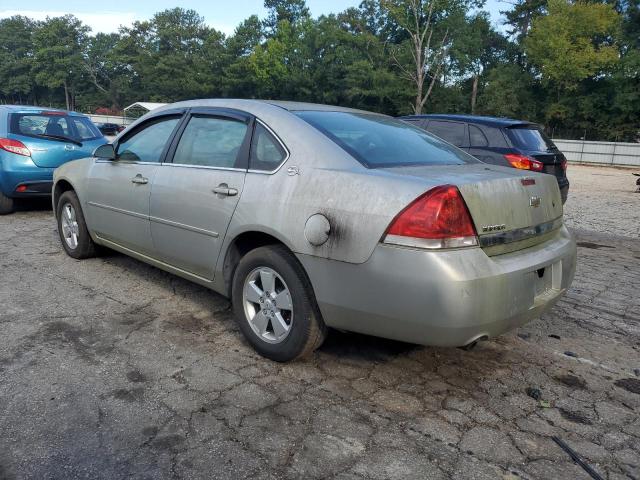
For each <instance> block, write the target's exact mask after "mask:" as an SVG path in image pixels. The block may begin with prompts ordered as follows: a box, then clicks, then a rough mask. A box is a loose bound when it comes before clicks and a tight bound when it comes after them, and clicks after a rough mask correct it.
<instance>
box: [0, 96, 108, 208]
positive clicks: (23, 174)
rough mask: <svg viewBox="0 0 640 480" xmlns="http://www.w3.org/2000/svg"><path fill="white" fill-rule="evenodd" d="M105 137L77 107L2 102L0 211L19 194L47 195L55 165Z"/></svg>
mask: <svg viewBox="0 0 640 480" xmlns="http://www.w3.org/2000/svg"><path fill="white" fill-rule="evenodd" d="M105 143H108V142H107V140H106V139H105V138H104V136H103V135H102V133H100V130H98V129H97V128H96V127H95V125H94V124H93V123H91V120H90V119H89V118H88V117H86V116H84V115H82V114H79V113H75V112H67V111H64V110H55V109H51V108H42V107H28V106H21V105H0V215H5V214H7V213H11V212H12V211H13V208H14V201H15V199H17V198H24V197H37V196H49V195H51V184H52V179H53V171H54V170H55V169H56V168H57V167H59V166H60V165H62V164H63V163H66V162H69V161H71V160H76V159H78V158H83V157H88V156H90V155H91V154H92V153H93V151H94V150H95V149H96V148H97V147H99V146H100V145H104V144H105Z"/></svg>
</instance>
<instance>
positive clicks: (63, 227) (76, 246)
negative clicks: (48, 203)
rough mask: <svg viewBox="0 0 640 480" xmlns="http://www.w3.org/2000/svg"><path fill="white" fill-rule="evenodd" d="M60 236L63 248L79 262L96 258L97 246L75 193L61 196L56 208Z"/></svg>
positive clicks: (68, 192) (70, 192) (69, 192)
mask: <svg viewBox="0 0 640 480" xmlns="http://www.w3.org/2000/svg"><path fill="white" fill-rule="evenodd" d="M56 217H57V219H58V234H59V235H60V242H61V243H62V248H64V251H65V252H67V255H69V256H70V257H73V258H76V259H78V260H81V259H84V258H90V257H95V255H96V245H95V243H93V240H92V239H91V235H89V230H87V224H86V222H85V220H84V214H83V213H82V207H81V206H80V201H79V200H78V196H77V195H76V194H75V192H73V191H67V192H64V193H63V194H62V195H60V199H59V200H58V205H57V208H56Z"/></svg>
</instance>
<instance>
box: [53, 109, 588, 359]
mask: <svg viewBox="0 0 640 480" xmlns="http://www.w3.org/2000/svg"><path fill="white" fill-rule="evenodd" d="M54 182H55V185H54V189H53V205H54V211H55V213H56V218H57V222H58V231H59V233H60V239H61V242H62V246H63V248H64V249H65V250H66V252H67V253H68V254H69V255H70V256H72V257H74V258H87V257H90V256H92V255H95V254H96V247H97V246H104V247H108V248H111V249H114V250H117V251H120V252H123V253H125V254H127V255H130V256H132V257H135V258H137V259H139V260H141V261H143V262H147V263H149V264H151V265H154V266H156V267H158V268H161V269H163V270H166V271H169V272H172V273H174V274H176V275H179V276H181V277H184V278H187V279H189V280H192V281H194V282H196V283H199V284H201V285H204V286H206V287H208V288H210V289H212V290H214V291H216V292H218V293H220V294H222V295H225V296H227V297H230V298H231V299H232V302H233V308H234V312H235V317H236V319H237V321H238V325H239V327H240V329H241V331H242V332H243V334H244V335H245V336H246V338H247V340H248V341H249V342H250V343H251V345H253V347H254V348H255V349H256V350H257V351H258V352H260V353H261V354H262V355H264V356H266V357H268V358H271V359H274V360H278V361H288V360H292V359H294V358H297V357H300V356H303V355H305V354H308V353H310V352H312V351H313V350H314V349H316V348H317V347H318V346H319V345H320V344H321V343H322V341H323V340H324V338H325V336H326V334H327V327H334V328H338V329H343V330H349V331H355V332H362V333H366V334H370V335H377V336H381V337H387V338H392V339H397V340H402V341H407V342H413V343H419V344H424V345H440V346H465V345H469V344H473V343H474V342H477V341H478V340H480V339H485V338H489V337H493V336H495V335H499V334H501V333H503V332H505V331H507V330H509V329H512V328H514V327H517V326H519V325H522V324H524V323H525V322H528V321H530V320H532V319H534V318H536V317H538V316H540V315H541V314H542V313H543V312H545V311H546V310H548V309H549V308H551V307H552V306H553V305H554V303H555V302H556V301H557V300H558V299H559V298H560V296H561V295H562V294H563V293H564V292H565V291H566V289H567V288H568V287H569V285H570V284H571V281H572V279H573V275H574V271H575V263H576V245H575V241H574V239H573V238H572V236H571V234H570V233H569V232H568V230H567V229H566V227H565V226H564V225H563V222H562V201H561V199H560V191H559V190H558V185H557V182H556V181H555V178H554V177H553V176H550V175H545V174H538V173H531V172H524V171H519V170H516V169H512V168H503V167H499V166H494V165H487V164H484V163H481V162H479V161H478V160H476V159H475V158H473V157H471V156H470V155H468V154H466V153H465V152H463V151H462V150H459V149H457V148H456V147H454V146H452V145H450V144H448V143H445V142H443V141H442V140H440V139H438V138H437V137H434V136H432V135H430V134H428V133H426V132H424V131H422V130H419V129H417V128H414V127H412V126H410V125H408V124H405V123H403V122H401V121H398V120H394V119H392V118H390V117H387V116H384V115H379V114H374V113H369V112H364V111H359V110H351V109H345V108H339V107H330V106H323V105H312V104H304V103H289V102H271V101H252V100H195V101H189V102H181V103H175V104H172V105H168V106H166V107H163V108H161V109H158V110H154V111H153V112H151V113H150V114H148V115H146V116H145V117H142V118H141V119H139V120H138V121H137V122H136V123H134V124H133V125H131V126H130V127H129V128H128V129H127V130H126V131H125V132H123V133H121V134H120V135H119V136H118V137H117V138H116V139H115V140H114V142H113V143H112V144H109V145H104V146H102V147H99V148H98V149H97V150H96V151H95V153H94V155H93V157H91V158H85V159H82V160H77V161H74V162H71V163H67V164H65V165H64V166H62V167H60V168H59V169H57V170H56V172H55V178H54Z"/></svg>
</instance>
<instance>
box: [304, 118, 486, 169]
mask: <svg viewBox="0 0 640 480" xmlns="http://www.w3.org/2000/svg"><path fill="white" fill-rule="evenodd" d="M294 113H295V114H296V115H298V116H299V117H300V118H302V119H304V120H305V121H306V122H307V123H309V124H311V125H313V126H314V127H315V128H317V129H318V130H319V131H321V132H322V133H323V134H325V135H326V136H327V137H329V138H330V139H331V140H333V141H334V142H335V143H337V144H338V145H340V146H341V147H342V148H343V149H344V150H345V151H347V152H348V153H349V154H351V155H352V156H353V157H354V158H355V159H356V160H358V161H359V162H360V163H362V164H363V165H364V166H366V167H368V168H382V167H396V166H407V165H460V164H464V163H478V160H476V159H475V158H474V157H472V156H471V155H468V154H466V153H465V152H463V151H462V150H459V149H457V148H455V147H453V146H452V145H449V144H448V143H445V142H443V141H442V140H440V139H439V138H436V137H434V136H433V135H430V134H428V133H427V132H425V131H424V130H422V129H419V128H417V127H414V126H412V125H409V124H407V123H405V122H403V121H401V120H397V119H394V118H389V117H386V116H384V115H375V114H368V113H351V112H326V111H323V112H318V111H300V112H294Z"/></svg>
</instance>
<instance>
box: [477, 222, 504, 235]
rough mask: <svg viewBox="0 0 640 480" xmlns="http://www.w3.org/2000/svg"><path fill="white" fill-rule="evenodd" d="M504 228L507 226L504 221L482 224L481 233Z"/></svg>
mask: <svg viewBox="0 0 640 480" xmlns="http://www.w3.org/2000/svg"><path fill="white" fill-rule="evenodd" d="M506 228H507V226H506V225H505V224H504V223H501V224H499V225H483V226H482V233H486V232H499V231H500V230H505V229H506Z"/></svg>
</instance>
